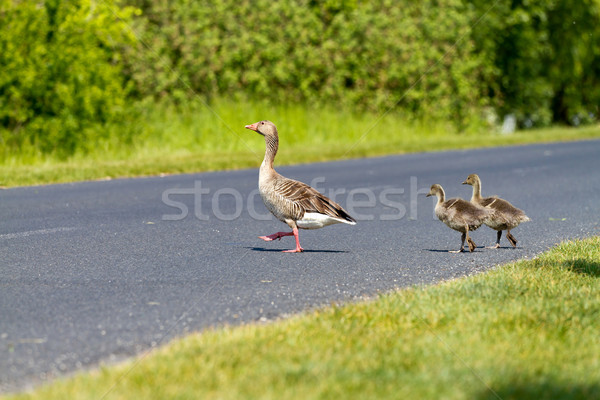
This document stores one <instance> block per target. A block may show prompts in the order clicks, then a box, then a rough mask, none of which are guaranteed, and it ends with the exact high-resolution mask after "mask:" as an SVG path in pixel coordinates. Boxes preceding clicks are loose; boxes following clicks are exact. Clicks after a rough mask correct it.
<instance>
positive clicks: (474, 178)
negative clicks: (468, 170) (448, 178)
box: [462, 174, 481, 186]
mask: <svg viewBox="0 0 600 400" xmlns="http://www.w3.org/2000/svg"><path fill="white" fill-rule="evenodd" d="M462 184H463V185H471V186H475V185H481V180H480V179H479V176H478V175H477V174H471V175H469V176H468V177H467V179H466V180H465V181H464V182H463V183H462Z"/></svg>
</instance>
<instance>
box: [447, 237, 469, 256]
mask: <svg viewBox="0 0 600 400" xmlns="http://www.w3.org/2000/svg"><path fill="white" fill-rule="evenodd" d="M466 236H467V234H466V233H463V234H461V235H460V240H461V242H460V250H450V251H449V253H462V252H463V251H465V250H464V247H465V237H466Z"/></svg>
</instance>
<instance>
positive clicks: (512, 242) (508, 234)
mask: <svg viewBox="0 0 600 400" xmlns="http://www.w3.org/2000/svg"><path fill="white" fill-rule="evenodd" d="M506 238H507V239H508V241H509V242H510V244H512V247H517V239H515V237H514V236H513V235H512V234H511V233H510V230H506Z"/></svg>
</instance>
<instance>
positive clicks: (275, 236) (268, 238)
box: [259, 232, 294, 242]
mask: <svg viewBox="0 0 600 400" xmlns="http://www.w3.org/2000/svg"><path fill="white" fill-rule="evenodd" d="M284 236H294V232H277V233H274V234H272V235H268V236H259V238H260V239H262V240H264V241H266V242H270V241H271V240H275V239H279V240H281V238H282V237H284Z"/></svg>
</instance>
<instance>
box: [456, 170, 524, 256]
mask: <svg viewBox="0 0 600 400" xmlns="http://www.w3.org/2000/svg"><path fill="white" fill-rule="evenodd" d="M463 185H471V186H473V196H472V197H471V203H473V204H477V205H480V206H482V207H485V208H488V209H490V210H492V212H493V213H492V215H491V216H490V218H488V219H487V220H486V221H485V224H486V225H487V226H489V227H490V228H492V229H494V230H496V231H498V235H497V238H496V244H495V245H494V246H490V247H489V248H491V249H497V248H498V247H500V238H501V237H502V231H506V239H508V241H509V242H510V244H511V245H512V247H517V239H515V237H514V236H513V235H512V234H511V233H510V230H511V229H514V228H516V227H517V226H519V224H520V223H521V222H525V221H529V217H528V216H527V215H525V213H524V212H523V210H519V209H518V208H517V207H515V206H513V205H512V204H510V203H509V202H508V201H506V200H503V199H501V198H499V197H496V196H492V197H481V179H479V176H478V175H477V174H471V175H469V176H468V177H467V179H466V180H465V181H464V182H463Z"/></svg>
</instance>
